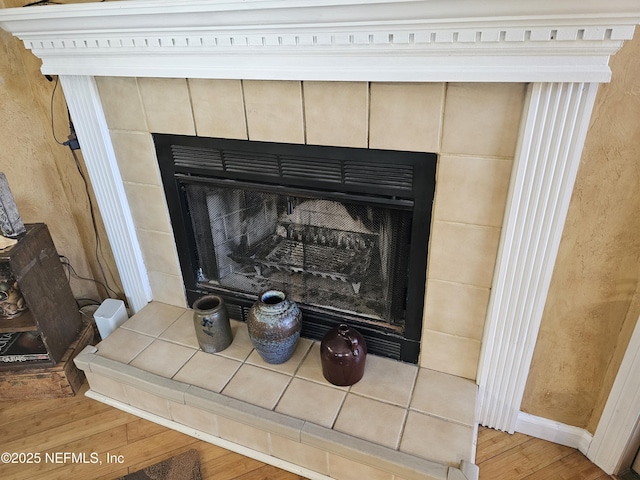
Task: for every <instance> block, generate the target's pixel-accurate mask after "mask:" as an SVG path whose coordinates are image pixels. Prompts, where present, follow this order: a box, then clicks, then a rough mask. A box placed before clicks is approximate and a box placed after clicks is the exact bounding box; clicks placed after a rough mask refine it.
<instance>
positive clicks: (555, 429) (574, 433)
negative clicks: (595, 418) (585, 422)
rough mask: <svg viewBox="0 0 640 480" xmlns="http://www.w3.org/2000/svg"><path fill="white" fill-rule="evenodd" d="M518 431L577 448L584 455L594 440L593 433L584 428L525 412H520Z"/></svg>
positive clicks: (517, 424)
mask: <svg viewBox="0 0 640 480" xmlns="http://www.w3.org/2000/svg"><path fill="white" fill-rule="evenodd" d="M516 432H518V433H523V434H525V435H529V436H530V437H535V438H540V439H542V440H547V441H549V442H553V443H557V444H560V445H565V446H567V447H572V448H577V449H578V450H579V451H580V452H581V453H583V454H584V455H586V454H587V451H588V450H589V446H590V445H591V441H592V440H593V435H591V434H590V433H589V432H588V431H587V430H585V429H584V428H579V427H573V426H571V425H567V424H565V423H560V422H556V421H554V420H549V419H548V418H543V417H537V416H535V415H531V414H529V413H525V412H520V413H519V414H518V420H517V421H516Z"/></svg>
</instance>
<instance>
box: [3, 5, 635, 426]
mask: <svg viewBox="0 0 640 480" xmlns="http://www.w3.org/2000/svg"><path fill="white" fill-rule="evenodd" d="M463 3H465V8H462V9H461V8H460V5H459V4H457V3H456V4H453V3H452V2H447V1H445V0H434V1H429V2H426V1H414V0H394V1H380V2H378V1H370V2H361V1H352V2H346V3H344V5H343V4H341V5H340V6H338V7H336V5H335V4H334V3H332V2H328V1H323V0H317V1H313V2H295V1H292V2H279V1H275V2H262V1H249V2H241V3H238V4H237V5H235V4H234V5H232V4H230V3H228V2H224V1H217V0H203V1H198V2H186V3H182V2H178V3H167V2H164V1H161V0H147V1H145V2H104V3H94V4H77V5H53V6H43V7H38V8H37V9H36V8H31V9H6V10H5V11H3V12H2V14H1V15H0V18H1V19H0V21H1V22H2V23H1V26H2V28H4V29H6V30H8V31H11V32H12V33H14V35H16V36H18V37H19V38H20V39H22V40H23V41H24V43H25V46H26V48H28V49H31V50H32V51H33V53H34V54H35V55H36V56H37V57H39V58H40V59H42V62H43V65H42V71H43V73H46V74H51V75H60V82H61V85H62V87H63V89H64V92H65V97H66V98H67V101H68V103H69V110H70V113H71V116H72V118H73V121H74V125H75V126H76V129H77V132H78V137H79V139H80V142H81V145H82V149H83V154H84V157H85V160H86V163H87V169H88V171H89V176H90V178H91V181H92V184H93V188H94V191H95V194H96V198H97V200H98V204H99V205H100V209H101V212H102V215H103V218H104V220H105V225H106V229H107V232H108V234H109V239H110V242H111V245H112V247H113V250H114V255H115V258H116V262H117V265H118V270H119V273H120V276H121V278H122V281H123V286H124V288H125V291H126V294H127V297H128V299H129V303H130V304H131V305H132V308H133V310H134V311H139V310H141V309H142V308H143V307H144V306H145V305H146V304H147V303H148V302H149V301H150V300H151V299H153V298H155V297H156V292H155V291H154V292H153V293H152V290H156V289H155V288H153V287H155V286H156V285H155V283H156V279H157V278H159V277H160V276H165V277H166V274H165V272H155V273H159V274H160V275H154V272H153V271H151V270H148V269H147V265H148V264H149V263H153V262H149V261H148V260H149V259H148V258H143V251H142V250H143V248H142V247H141V244H145V243H146V244H151V245H153V246H155V245H156V244H155V243H154V240H155V239H156V238H158V237H159V235H156V236H155V238H153V239H151V238H150V237H149V236H147V237H143V236H142V235H140V230H141V229H138V230H137V229H136V228H137V227H136V223H135V222H134V219H133V216H134V215H135V212H133V214H132V208H131V206H130V204H129V203H128V199H127V195H126V192H125V186H123V171H124V169H121V168H119V164H118V162H119V159H117V158H116V155H115V153H114V144H113V142H112V137H111V136H110V132H109V129H108V127H107V122H106V119H105V113H107V114H108V112H105V110H106V108H107V106H106V105H102V104H101V101H100V92H99V90H98V85H97V80H99V79H100V78H101V77H106V76H113V77H119V78H120V79H123V81H124V79H134V82H135V78H136V77H137V78H139V79H142V80H147V81H151V80H152V78H150V77H156V78H159V79H163V80H169V79H185V78H189V79H195V80H201V79H218V80H232V79H247V81H257V80H260V81H264V80H266V81H273V80H279V81H285V82H286V81H305V82H322V81H326V82H398V83H402V84H405V83H408V82H418V83H422V84H423V85H426V84H434V85H435V84H436V83H437V82H459V83H458V85H460V83H462V84H464V83H467V84H469V85H472V84H477V83H478V82H524V83H529V82H533V83H530V85H529V88H528V91H527V95H526V99H525V100H524V114H523V115H522V117H521V118H520V119H517V120H514V121H513V122H511V123H512V124H513V126H514V128H516V129H518V133H517V137H518V141H517V145H516V146H515V148H513V149H512V150H511V152H510V153H509V155H512V154H514V155H513V159H514V165H513V169H512V173H511V179H510V186H509V194H508V200H507V202H506V210H505V214H504V217H503V221H502V222H501V223H500V225H499V227H500V228H501V232H500V234H499V236H500V247H499V249H498V252H497V261H495V262H493V263H494V265H495V270H492V271H493V272H494V275H493V277H492V280H491V279H490V283H491V285H490V286H489V287H486V286H484V285H483V288H486V289H487V291H489V289H490V299H489V302H488V303H489V305H488V308H487V309H485V312H486V323H485V328H484V333H483V334H482V339H481V341H480V340H477V341H476V342H475V343H474V345H475V346H476V348H477V350H476V351H477V355H476V356H475V358H474V359H473V360H474V362H472V363H474V368H473V369H472V370H473V371H472V372H471V374H470V377H471V378H476V381H477V383H478V385H479V387H480V402H479V403H480V411H481V412H480V422H481V423H482V424H484V425H490V426H493V427H495V428H500V429H505V430H508V431H513V429H514V426H515V422H516V419H517V417H518V412H519V407H520V401H521V398H522V393H523V390H524V385H525V382H526V379H527V372H528V369H529V364H530V361H531V354H532V352H533V349H534V346H535V341H536V337H537V332H538V327H539V322H540V319H541V316H542V310H543V308H544V304H545V300H546V295H547V290H548V287H549V281H550V277H551V273H552V271H553V266H554V263H555V258H556V254H557V249H558V244H559V241H560V236H561V233H562V227H563V224H564V219H565V215H566V211H567V207H568V204H569V199H570V197H571V192H572V188H573V182H574V179H575V174H576V171H577V168H578V164H579V161H580V153H581V149H582V145H583V142H584V138H585V135H586V130H587V128H588V125H589V119H590V115H591V110H592V107H593V102H594V99H595V95H596V91H597V87H598V83H600V82H608V81H609V79H610V70H609V68H608V60H609V57H610V56H611V55H614V54H615V52H616V51H617V50H618V49H619V48H620V46H621V45H622V43H623V41H624V40H625V39H630V38H632V37H633V32H634V28H635V25H636V24H637V22H638V12H637V9H635V6H631V5H630V4H629V2H625V1H624V0H615V1H613V2H608V3H607V4H606V5H604V6H602V5H600V4H598V2H582V3H580V5H577V4H576V2H569V1H560V2H554V3H550V2H538V3H528V4H526V5H525V4H517V5H515V4H513V2H503V1H499V0H495V1H488V2H483V3H482V5H481V6H479V5H474V2H463ZM460 12H464V15H463V16H461V14H460ZM79 24H82V25H83V28H81V29H78V25H79ZM141 83H142V82H141ZM452 84H453V83H449V85H452ZM194 91H195V90H189V91H187V93H186V95H184V96H185V97H186V98H189V96H190V95H191V94H193V93H194ZM116 98H118V95H116ZM173 98H174V97H169V96H166V95H164V96H160V99H161V102H163V109H168V108H167V107H166V104H167V103H168V101H169V100H171V99H173ZM305 98H306V97H305ZM135 101H137V102H139V101H140V97H139V96H135V98H134V102H135ZM134 102H130V104H131V105H134ZM126 107H128V105H125V106H124V108H122V111H123V112H127V111H128V110H127V108H126ZM172 113H174V112H172ZM246 113H250V112H249V110H246ZM299 113H300V109H298V114H299ZM474 115H477V112H474ZM298 116H300V115H298ZM313 118H314V117H305V119H304V120H305V121H307V120H313ZM469 118H470V115H468V114H467V113H466V112H465V113H464V114H461V115H460V116H458V120H460V121H463V122H464V121H465V120H468V119H469ZM127 120H128V121H133V120H136V118H135V117H134V116H130V118H128V119H127ZM473 121H474V122H476V123H477V125H478V126H483V125H484V123H483V122H482V121H478V120H477V118H475V119H474V120H473ZM142 123H144V120H143V122H142ZM174 124H175V125H176V126H178V127H182V126H183V125H182V124H178V122H174ZM191 127H193V122H191ZM192 129H193V128H192ZM137 130H138V133H140V132H141V131H144V129H142V128H139V129H137ZM443 130H444V133H445V134H446V133H447V129H446V125H445V128H444V129H443ZM152 131H158V130H153V129H152ZM298 131H299V129H298ZM292 132H293V130H291V131H290V132H288V133H292ZM180 133H182V132H180ZM195 133H196V132H189V134H195ZM293 133H295V132H293ZM441 133H442V132H441ZM117 134H118V132H114V133H113V138H115V137H116V136H117ZM444 136H446V135H443V137H444ZM306 138H307V137H305V138H298V139H296V140H293V142H294V143H295V142H299V143H305V141H306ZM474 140H477V141H478V142H479V143H482V142H483V141H484V138H482V137H481V138H477V136H476V137H474ZM278 141H279V140H278ZM429 151H437V150H434V149H431V150H429ZM439 153H442V152H439ZM460 153H462V154H463V155H468V152H460ZM442 165H443V164H442V163H441V164H440V166H442ZM127 173H133V172H130V171H129V172H124V174H127ZM125 183H126V180H125ZM152 190H153V189H152V188H147V186H145V188H144V189H142V188H141V189H139V192H138V193H140V195H139V197H143V193H144V194H146V193H148V192H150V191H152ZM156 198H157V197H155V198H154V200H155V199H156ZM145 199H146V197H145ZM147 205H148V206H149V208H154V207H155V204H154V203H148V204H147ZM437 205H438V202H437V201H436V210H437ZM162 214H164V212H162ZM449 227H451V228H449V232H451V231H453V230H460V229H458V228H457V225H449ZM142 230H143V229H142ZM474 232H475V233H478V232H479V229H475V230H474ZM161 233H163V234H164V233H165V232H161ZM436 240H438V241H437V242H436ZM431 241H432V243H436V244H437V245H436V246H438V245H440V244H443V243H445V236H444V235H443V236H441V237H440V238H439V239H438V238H436V233H435V232H434V233H433V234H432V238H431ZM496 243H497V241H496ZM172 248H174V247H172ZM433 250H434V248H433V245H432V247H431V252H433ZM464 253H466V251H465V252H464ZM465 260H466V258H465ZM432 267H433V265H430V270H431V271H433V270H434V269H433V268H432ZM436 267H438V268H437V269H439V270H440V271H443V270H445V269H442V268H440V265H436ZM483 270H484V271H485V272H486V271H489V270H490V269H489V268H484V269H483ZM459 284H460V285H466V281H465V279H460V283H459ZM440 286H444V285H443V284H441V285H440ZM179 288H181V287H178V288H171V289H165V290H163V289H161V288H159V289H158V290H160V293H163V294H164V293H168V294H169V295H170V294H172V293H174V292H176V291H178V290H179ZM433 291H434V289H433V288H432V289H431V292H433ZM427 304H428V301H427ZM453 304H455V302H454V303H453ZM432 337H433V338H437V339H438V340H447V341H453V340H459V337H458V336H457V335H455V334H446V335H440V334H438V335H435V336H433V335H432ZM480 342H482V352H480ZM438 343H439V344H440V345H445V346H444V347H442V351H444V350H450V348H449V345H450V344H444V343H442V342H438ZM457 344H458V346H461V345H462V343H460V342H458V343H457ZM445 347H446V348H445ZM423 350H424V349H423ZM467 350H468V349H467ZM459 351H460V352H462V351H463V349H462V348H460V350H459ZM458 357H460V355H458ZM432 360H433V359H430V358H425V359H424V360H422V359H421V364H423V366H425V367H428V368H430V365H431V361H432ZM447 360H448V359H447ZM442 364H443V365H445V366H448V365H450V364H451V362H450V361H446V362H442ZM475 366H477V371H478V373H477V375H476V368H475ZM466 375H467V374H466V373H464V374H463V376H466Z"/></svg>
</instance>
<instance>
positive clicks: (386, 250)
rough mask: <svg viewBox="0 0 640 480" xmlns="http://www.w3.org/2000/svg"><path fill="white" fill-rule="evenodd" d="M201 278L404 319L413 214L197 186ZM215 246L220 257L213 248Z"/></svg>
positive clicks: (193, 193) (374, 317) (192, 203)
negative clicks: (405, 280) (275, 290)
mask: <svg viewBox="0 0 640 480" xmlns="http://www.w3.org/2000/svg"><path fill="white" fill-rule="evenodd" d="M186 196H187V202H188V208H189V211H190V213H191V221H192V227H193V229H194V231H202V233H201V234H200V235H198V236H197V242H196V247H197V251H198V258H201V259H208V260H207V261H205V262H200V266H199V272H198V283H199V285H200V286H201V287H203V288H206V287H207V286H211V285H215V286H220V287H223V288H225V289H230V290H234V291H239V292H243V293H248V294H254V295H257V294H258V293H260V292H261V291H263V290H265V289H267V288H278V289H281V290H283V291H285V292H287V293H288V295H289V296H290V297H291V298H292V299H293V300H295V301H297V302H299V303H302V304H305V305H309V306H312V307H318V308H325V309H330V310H333V311H336V312H344V313H346V314H350V315H359V316H361V317H362V318H363V319H367V320H370V321H381V322H386V323H389V324H394V325H402V324H403V323H404V316H405V302H404V298H405V295H406V291H405V284H404V277H406V272H407V262H408V257H407V253H408V246H409V245H408V244H409V235H410V226H411V215H410V212H407V211H398V210H394V209H391V208H383V207H380V206H368V205H359V204H356V203H349V202H345V201H334V200H326V199H314V198H303V197H298V196H291V195H281V194H277V193H271V192H262V191H259V190H248V189H237V188H225V187H217V186H209V185H196V184H191V185H187V186H186ZM212 253H213V254H212Z"/></svg>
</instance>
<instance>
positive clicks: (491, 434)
mask: <svg viewBox="0 0 640 480" xmlns="http://www.w3.org/2000/svg"><path fill="white" fill-rule="evenodd" d="M86 389H87V386H86V384H85V386H84V387H83V390H82V391H81V392H80V394H78V395H76V396H75V397H72V398H66V399H52V400H28V401H5V402H0V445H1V446H0V453H2V452H16V453H19V452H23V453H25V454H28V453H31V454H34V453H36V452H37V453H39V454H40V462H39V463H31V464H19V463H8V464H7V463H0V478H1V479H3V480H22V479H25V480H26V479H29V480H55V479H61V480H62V479H64V480H87V479H92V480H99V479H105V480H106V479H114V478H117V477H119V476H122V475H126V474H127V473H130V472H134V471H136V470H139V469H141V468H144V467H146V466H148V465H152V464H154V463H157V462H159V461H161V460H164V459H166V458H169V457H171V456H173V455H176V454H178V453H181V452H184V451H186V450H189V449H191V448H195V449H196V450H198V452H199V454H200V462H201V470H202V475H203V478H204V479H205V480H209V479H215V480H295V479H300V478H302V477H300V476H298V475H294V474H292V473H289V472H286V471H283V470H279V469H277V468H275V467H272V466H270V465H265V464H264V463H261V462H258V461H256V460H252V459H250V458H247V457H244V456H242V455H239V454H236V453H233V452H229V451H228V450H225V449H223V448H220V447H216V446H214V445H211V444H208V443H205V442H202V441H200V440H197V439H195V438H192V437H190V436H188V435H184V434H182V433H178V432H175V431H173V430H169V429H166V428H164V427H161V426H159V425H156V424H154V423H152V422H149V421H147V420H142V419H139V418H138V417H135V416H133V415H130V414H128V413H125V412H122V411H120V410H117V409H115V408H112V407H109V406H107V405H104V404H102V403H99V402H96V401H94V400H91V399H89V398H87V397H85V396H84V395H83V393H84V391H86ZM65 453H66V454H67V455H70V454H71V453H73V454H76V457H75V459H74V458H69V457H67V458H65V457H64V455H65ZM83 453H84V454H85V456H86V458H85V461H86V462H88V463H79V462H78V460H82V457H80V456H78V454H83ZM92 453H93V454H94V455H96V456H95V457H92V456H91V454H92ZM47 454H48V455H47ZM107 454H110V455H111V457H110V458H111V462H108V461H107ZM23 459H26V460H28V459H29V458H28V456H26V457H25V458H23ZM118 459H121V460H122V463H120V462H119V461H118ZM31 460H32V461H33V462H36V461H37V457H35V456H32V457H31ZM74 460H75V461H74ZM93 460H96V461H97V462H98V463H90V462H92V461H93ZM476 463H478V465H479V466H480V479H481V480H516V479H518V480H519V479H526V480H551V479H553V480H555V479H558V480H610V479H611V478H612V477H610V476H608V475H606V474H605V473H604V472H602V471H601V470H600V469H598V468H597V467H596V466H595V465H593V464H592V463H591V462H589V461H588V460H587V459H586V458H585V457H584V456H583V455H582V454H581V453H580V452H578V451H576V450H575V449H572V448H568V447H563V446H560V445H556V444H553V443H549V442H544V441H542V440H538V439H534V438H531V437H527V436H525V435H521V434H515V435H508V434H506V433H502V432H497V431H495V430H491V429H485V428H481V429H480V433H479V438H478V454H477V459H476Z"/></svg>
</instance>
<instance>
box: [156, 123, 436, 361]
mask: <svg viewBox="0 0 640 480" xmlns="http://www.w3.org/2000/svg"><path fill="white" fill-rule="evenodd" d="M153 137H154V142H155V146H156V153H157V157H158V164H159V166H160V173H161V176H162V183H163V186H164V191H165V195H166V199H167V205H168V207H169V213H170V215H171V224H172V227H173V231H174V235H175V239H176V247H177V251H178V257H179V260H180V268H181V271H182V277H183V279H184V284H185V291H186V295H187V301H188V303H189V305H191V304H192V303H193V302H194V301H195V300H196V299H197V298H198V297H200V296H202V295H204V294H206V293H215V294H217V295H220V296H221V297H222V298H223V299H224V300H225V302H226V304H227V307H228V309H229V312H230V315H231V316H232V318H236V319H239V320H244V319H246V315H247V313H248V310H249V308H250V307H251V305H252V304H253V303H254V302H255V300H256V298H257V296H258V295H259V293H260V292H262V291H264V290H267V289H272V288H277V289H281V290H283V291H285V292H286V293H287V295H288V296H289V297H290V298H292V299H293V300H295V301H296V302H297V303H298V304H299V306H300V309H301V310H302V314H303V321H302V335H303V336H306V337H308V338H313V339H317V340H319V339H321V338H322V336H323V335H324V333H326V332H327V331H328V330H329V329H330V328H332V327H334V326H336V325H337V324H339V323H344V322H346V323H348V324H350V325H351V326H352V327H354V328H356V329H358V330H359V331H360V332H361V333H362V334H363V335H364V337H365V339H366V342H367V346H368V349H369V351H370V352H371V353H374V354H379V355H384V356H387V357H391V358H397V359H400V360H404V361H408V362H413V363H416V362H417V359H418V354H419V351H420V337H421V333H422V315H423V306H424V291H425V278H426V267H427V246H428V242H429V228H430V223H431V210H432V202H433V195H434V190H435V165H436V156H435V154H429V153H418V152H400V151H383V150H370V149H358V148H344V147H324V146H310V145H293V144H280V143H271V142H255V141H247V140H230V139H219V138H203V137H188V136H179V135H164V134H154V136H153Z"/></svg>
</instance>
